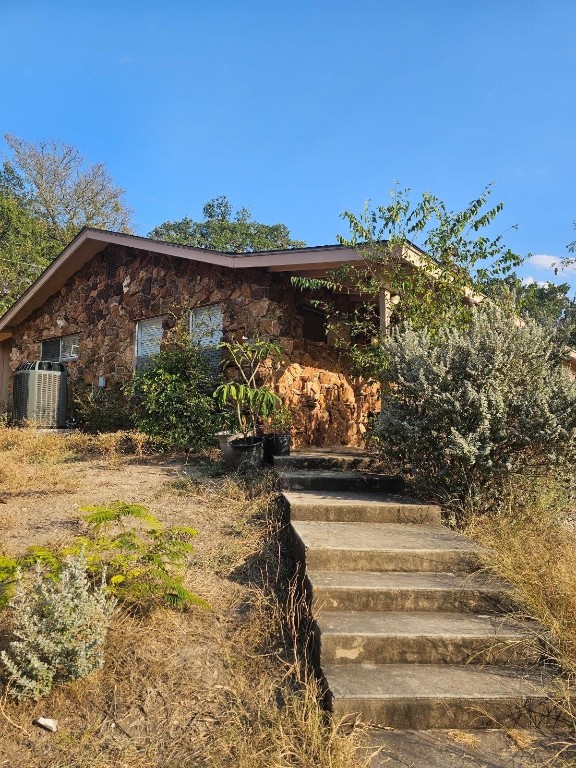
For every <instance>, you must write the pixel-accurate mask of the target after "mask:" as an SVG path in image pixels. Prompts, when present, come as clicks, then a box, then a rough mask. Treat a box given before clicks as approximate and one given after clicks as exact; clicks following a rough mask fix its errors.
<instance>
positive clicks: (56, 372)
mask: <svg viewBox="0 0 576 768" xmlns="http://www.w3.org/2000/svg"><path fill="white" fill-rule="evenodd" d="M66 382H67V373H66V367H65V366H64V365H63V364H62V363H56V362H49V361H46V360H35V361H34V362H32V363H22V364H21V365H19V366H18V368H16V371H15V372H14V388H13V400H14V418H15V420H16V421H17V422H20V423H21V422H26V421H28V422H32V423H34V424H35V425H36V426H38V427H65V426H66V397H67V386H66Z"/></svg>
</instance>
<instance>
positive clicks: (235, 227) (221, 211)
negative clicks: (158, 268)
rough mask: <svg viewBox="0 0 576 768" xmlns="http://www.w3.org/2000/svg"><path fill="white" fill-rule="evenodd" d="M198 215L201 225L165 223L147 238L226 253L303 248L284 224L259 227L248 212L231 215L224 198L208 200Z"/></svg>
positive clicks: (237, 212) (300, 242) (177, 222)
mask: <svg viewBox="0 0 576 768" xmlns="http://www.w3.org/2000/svg"><path fill="white" fill-rule="evenodd" d="M202 212H203V214H204V219H202V220H201V221H195V220H194V219H190V218H188V217H185V218H183V219H180V220H179V221H165V222H164V223H163V224H160V225H159V226H158V227H155V228H154V229H153V230H152V231H151V232H149V234H148V237H151V238H153V239H154V240H165V241H167V242H170V243H178V244H179V245H190V246H193V247H195V248H212V249H214V250H217V251H227V252H229V253H251V252H253V251H277V250H284V249H287V248H301V247H302V246H304V245H306V244H305V243H304V242H303V241H301V240H293V239H292V238H291V237H290V230H289V229H288V227H287V226H286V225H285V224H260V223H259V222H257V221H253V220H252V214H251V213H250V210H249V209H248V208H239V209H238V210H236V211H233V208H232V205H231V204H230V202H229V201H228V198H227V197H226V196H225V195H219V196H218V197H214V198H212V199H211V200H209V201H208V202H207V203H206V204H205V205H204V206H203V208H202Z"/></svg>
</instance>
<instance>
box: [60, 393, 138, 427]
mask: <svg viewBox="0 0 576 768" xmlns="http://www.w3.org/2000/svg"><path fill="white" fill-rule="evenodd" d="M72 411H73V413H74V420H75V422H76V426H78V427H79V428H80V429H81V430H82V431H84V432H88V433H89V434H93V435H95V434H98V433H101V432H118V431H120V430H130V429H132V428H133V427H134V418H133V416H132V414H131V412H130V409H129V407H128V403H127V399H126V396H125V395H124V392H123V391H122V387H121V386H119V385H115V386H110V387H106V388H105V389H100V388H98V389H96V390H95V389H94V387H92V386H90V385H88V384H84V383H83V382H74V384H73V386H72Z"/></svg>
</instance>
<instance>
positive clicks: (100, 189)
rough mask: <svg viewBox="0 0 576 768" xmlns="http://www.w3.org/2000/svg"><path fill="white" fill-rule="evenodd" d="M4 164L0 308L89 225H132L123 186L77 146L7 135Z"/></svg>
mask: <svg viewBox="0 0 576 768" xmlns="http://www.w3.org/2000/svg"><path fill="white" fill-rule="evenodd" d="M5 139H6V143H7V145H8V147H9V148H10V150H11V154H10V156H9V157H7V158H6V159H5V160H4V162H3V164H2V167H1V169H0V314H3V313H4V312H5V311H6V310H7V309H8V308H9V307H10V306H11V305H12V304H13V303H14V301H15V300H16V299H17V298H18V296H20V295H21V294H22V293H23V291H25V290H26V288H28V286H29V285H30V284H31V283H32V282H33V281H34V280H35V279H36V278H37V277H38V275H39V274H40V273H41V272H42V271H43V270H44V269H45V268H46V267H47V266H48V265H49V263H50V262H51V261H52V260H53V259H54V258H55V257H56V256H57V255H58V253H59V252H60V251H61V250H62V248H64V247H65V246H66V245H67V244H68V243H69V242H70V240H71V239H72V238H73V237H74V235H76V234H77V232H78V231H79V230H80V229H81V228H82V227H83V226H85V225H88V226H95V227H106V228H108V229H118V230H121V231H129V227H130V213H131V212H130V210H129V208H127V206H126V205H125V203H124V201H123V194H124V193H123V190H122V189H120V188H119V187H117V186H115V185H114V184H113V182H112V180H111V178H110V175H109V173H108V171H107V170H106V169H105V167H104V166H103V165H102V164H97V165H88V164H87V163H86V162H85V161H84V159H83V158H82V156H81V155H80V153H79V152H78V150H77V149H76V148H75V147H71V146H68V145H66V144H61V143H58V142H55V141H45V142H40V143H38V144H32V143H31V142H27V141H24V140H22V139H19V138H17V137H15V136H10V135H7V136H6V137H5Z"/></svg>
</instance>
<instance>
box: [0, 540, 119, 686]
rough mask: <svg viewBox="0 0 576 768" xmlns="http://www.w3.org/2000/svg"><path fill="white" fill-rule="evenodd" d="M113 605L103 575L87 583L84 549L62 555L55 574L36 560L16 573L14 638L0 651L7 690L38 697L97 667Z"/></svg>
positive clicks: (13, 605)
mask: <svg viewBox="0 0 576 768" xmlns="http://www.w3.org/2000/svg"><path fill="white" fill-rule="evenodd" d="M115 606H116V599H115V598H114V597H113V596H112V595H110V594H109V591H108V590H107V589H106V586H105V582H104V579H102V582H101V583H100V585H99V586H97V587H96V588H92V587H91V584H90V581H89V579H88V576H87V572H86V559H85V556H84V553H83V552H82V551H81V552H79V553H78V554H77V555H75V556H72V555H69V556H68V557H66V558H65V560H64V563H63V566H62V570H61V572H60V574H59V575H58V577H57V578H56V579H49V578H46V576H45V575H44V574H43V572H42V570H41V568H40V567H39V566H36V568H35V569H34V571H33V573H32V575H31V577H30V578H29V579H23V578H22V577H21V576H20V575H18V583H17V588H16V594H15V596H14V598H13V600H12V601H11V604H10V607H11V610H12V612H13V615H14V628H13V633H14V635H15V636H16V638H17V639H16V640H14V641H12V642H11V643H10V647H9V650H8V652H7V651H2V652H0V663H1V664H2V666H3V667H4V669H5V670H6V672H7V673H8V684H9V687H8V692H9V693H10V695H12V696H14V697H15V698H18V699H28V698H30V699H34V700H38V699H39V698H40V697H41V696H43V695H45V694H47V693H49V692H50V690H51V689H52V686H53V685H54V684H56V683H61V682H65V681H67V680H75V679H76V678H79V677H84V676H85V675H88V674H90V673H91V672H93V671H94V670H97V669H100V668H101V667H102V666H103V663H104V659H103V646H104V641H105V639H106V632H107V630H108V625H109V623H110V619H111V618H112V614H113V612H114V608H115Z"/></svg>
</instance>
